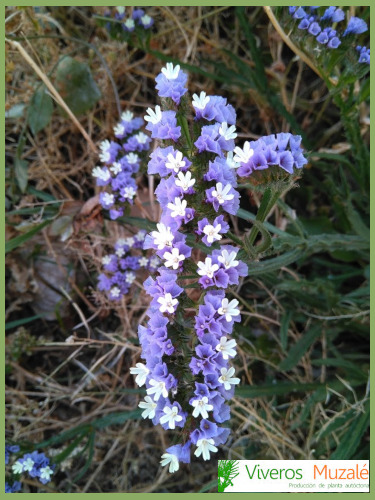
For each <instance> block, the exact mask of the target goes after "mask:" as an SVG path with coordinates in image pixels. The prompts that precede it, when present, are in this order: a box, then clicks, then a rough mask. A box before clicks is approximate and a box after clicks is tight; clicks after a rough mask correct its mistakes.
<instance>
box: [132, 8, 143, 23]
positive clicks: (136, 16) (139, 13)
mask: <svg viewBox="0 0 375 500" xmlns="http://www.w3.org/2000/svg"><path fill="white" fill-rule="evenodd" d="M144 15H145V11H144V10H143V9H134V10H133V14H132V18H133V19H134V21H137V20H138V19H140V18H141V17H142V16H144Z"/></svg>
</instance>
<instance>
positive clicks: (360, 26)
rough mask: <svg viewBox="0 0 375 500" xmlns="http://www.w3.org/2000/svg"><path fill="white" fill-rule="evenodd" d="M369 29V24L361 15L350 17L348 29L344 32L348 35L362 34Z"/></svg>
mask: <svg viewBox="0 0 375 500" xmlns="http://www.w3.org/2000/svg"><path fill="white" fill-rule="evenodd" d="M367 30H368V26H367V24H366V22H365V21H364V20H363V19H360V18H359V17H351V18H350V19H349V22H348V25H347V27H346V30H345V31H344V33H343V36H346V35H360V34H361V33H364V32H365V31H367Z"/></svg>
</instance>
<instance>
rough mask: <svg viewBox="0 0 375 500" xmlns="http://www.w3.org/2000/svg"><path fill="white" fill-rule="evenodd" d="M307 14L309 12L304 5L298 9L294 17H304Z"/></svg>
mask: <svg viewBox="0 0 375 500" xmlns="http://www.w3.org/2000/svg"><path fill="white" fill-rule="evenodd" d="M306 16H307V13H306V11H305V10H304V9H303V8H302V7H298V9H297V10H296V11H295V12H294V14H293V17H294V19H302V18H303V17H306Z"/></svg>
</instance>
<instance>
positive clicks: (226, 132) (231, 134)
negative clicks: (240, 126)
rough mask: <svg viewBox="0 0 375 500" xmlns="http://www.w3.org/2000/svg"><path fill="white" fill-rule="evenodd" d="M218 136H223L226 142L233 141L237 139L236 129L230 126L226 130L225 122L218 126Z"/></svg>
mask: <svg viewBox="0 0 375 500" xmlns="http://www.w3.org/2000/svg"><path fill="white" fill-rule="evenodd" d="M219 134H220V135H221V136H223V137H224V139H225V140H226V141H229V140H230V139H235V138H236V137H237V134H236V127H235V126H234V125H231V126H230V127H229V128H228V124H227V122H223V123H222V124H221V125H220V128H219Z"/></svg>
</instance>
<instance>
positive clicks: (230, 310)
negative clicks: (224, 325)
mask: <svg viewBox="0 0 375 500" xmlns="http://www.w3.org/2000/svg"><path fill="white" fill-rule="evenodd" d="M238 304H239V302H238V300H237V299H233V300H231V301H230V302H229V300H228V299H222V300H221V307H219V310H218V313H219V314H220V315H221V316H225V319H226V320H227V321H231V320H232V317H234V316H238V315H239V314H240V310H239V309H236V308H237V306H238Z"/></svg>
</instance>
